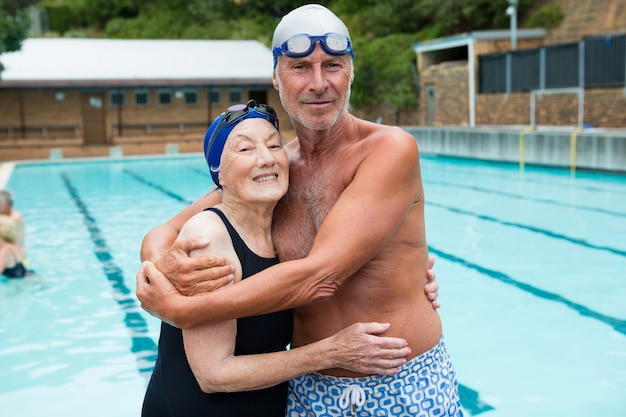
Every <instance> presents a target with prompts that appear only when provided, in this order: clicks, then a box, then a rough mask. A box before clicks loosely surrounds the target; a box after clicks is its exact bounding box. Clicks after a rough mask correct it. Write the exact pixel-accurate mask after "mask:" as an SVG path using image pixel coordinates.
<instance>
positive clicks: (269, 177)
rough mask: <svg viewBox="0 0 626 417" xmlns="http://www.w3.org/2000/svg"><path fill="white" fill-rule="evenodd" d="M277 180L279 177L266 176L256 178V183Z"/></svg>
mask: <svg viewBox="0 0 626 417" xmlns="http://www.w3.org/2000/svg"><path fill="white" fill-rule="evenodd" d="M276 178H278V175H265V176H263V177H259V178H255V179H254V181H255V182H261V181H269V180H274V179H276Z"/></svg>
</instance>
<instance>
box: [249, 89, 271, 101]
mask: <svg viewBox="0 0 626 417" xmlns="http://www.w3.org/2000/svg"><path fill="white" fill-rule="evenodd" d="M248 94H249V95H250V98H249V99H250V100H254V101H256V102H257V103H259V104H267V90H250V91H249V93H248Z"/></svg>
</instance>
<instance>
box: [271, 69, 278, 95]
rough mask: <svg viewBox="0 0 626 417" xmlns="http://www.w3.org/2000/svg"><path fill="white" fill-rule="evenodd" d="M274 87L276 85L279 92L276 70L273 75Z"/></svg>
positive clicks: (275, 88) (275, 87)
mask: <svg viewBox="0 0 626 417" xmlns="http://www.w3.org/2000/svg"><path fill="white" fill-rule="evenodd" d="M272 85H274V90H276V91H278V80H276V70H274V72H273V73H272Z"/></svg>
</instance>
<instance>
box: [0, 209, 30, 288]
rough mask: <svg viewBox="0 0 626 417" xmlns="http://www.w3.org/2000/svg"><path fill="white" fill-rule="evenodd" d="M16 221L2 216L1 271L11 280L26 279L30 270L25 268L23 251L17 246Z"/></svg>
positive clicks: (0, 225)
mask: <svg viewBox="0 0 626 417" xmlns="http://www.w3.org/2000/svg"><path fill="white" fill-rule="evenodd" d="M16 239H17V231H16V228H15V221H13V219H11V218H10V217H9V216H6V215H4V214H0V271H2V275H5V276H7V277H9V278H24V277H25V276H26V275H27V274H28V272H29V271H28V270H27V269H26V267H25V266H24V258H23V256H22V251H21V250H20V248H19V247H18V246H17V245H16V243H15V242H16Z"/></svg>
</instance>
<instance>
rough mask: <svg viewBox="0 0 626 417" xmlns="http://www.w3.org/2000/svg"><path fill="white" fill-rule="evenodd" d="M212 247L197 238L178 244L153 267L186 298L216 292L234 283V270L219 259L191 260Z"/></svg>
mask: <svg viewBox="0 0 626 417" xmlns="http://www.w3.org/2000/svg"><path fill="white" fill-rule="evenodd" d="M209 243H210V242H209V241H208V240H207V239H198V238H196V239H193V238H192V239H181V240H176V242H174V244H173V245H172V246H171V247H170V248H169V249H168V250H167V251H166V252H165V253H164V254H163V256H161V257H160V258H159V259H156V260H154V264H155V266H156V267H157V269H158V270H159V271H161V273H163V275H165V276H166V277H167V279H169V280H170V281H171V283H172V284H173V285H174V286H175V287H176V289H177V290H178V291H179V292H180V293H181V294H183V295H194V294H198V293H201V292H210V291H214V290H216V289H218V288H221V287H223V286H224V285H227V284H229V283H230V282H232V281H233V279H234V275H233V273H234V268H233V266H232V265H231V264H230V263H229V262H228V261H227V260H226V259H225V258H222V257H219V256H194V257H190V256H189V253H190V252H191V251H193V250H194V249H201V248H204V247H206V246H208V245H209Z"/></svg>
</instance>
